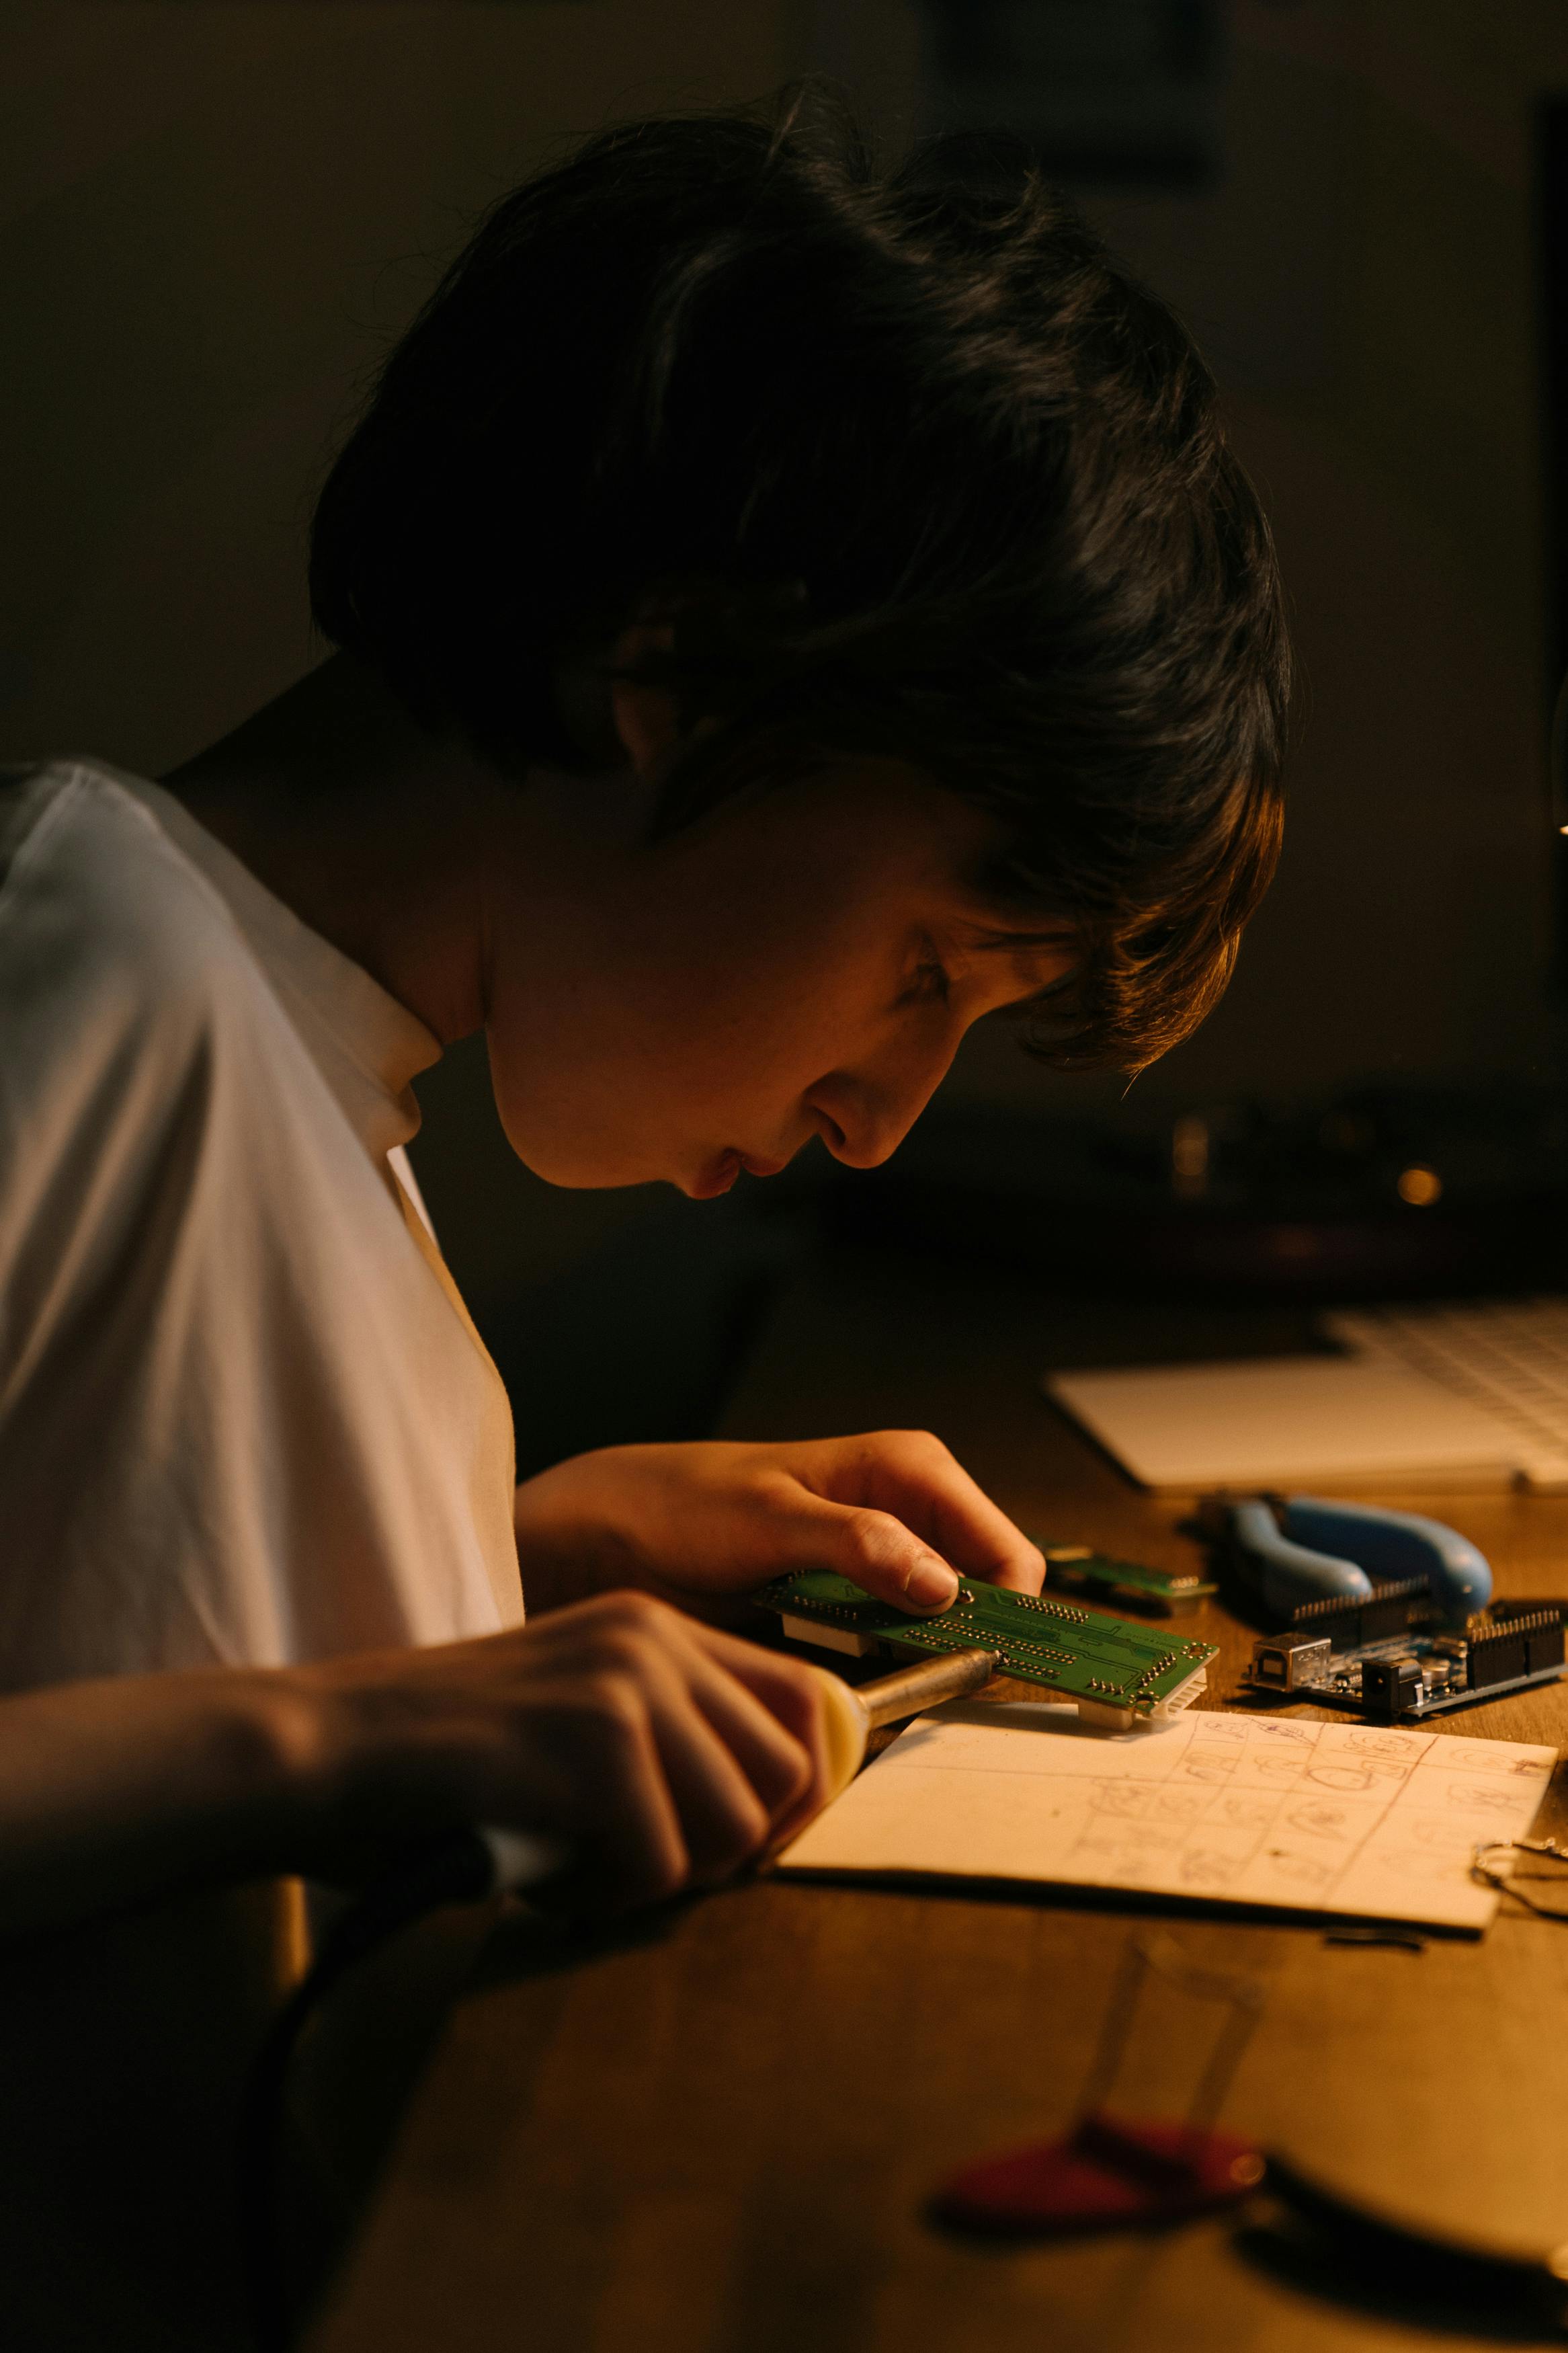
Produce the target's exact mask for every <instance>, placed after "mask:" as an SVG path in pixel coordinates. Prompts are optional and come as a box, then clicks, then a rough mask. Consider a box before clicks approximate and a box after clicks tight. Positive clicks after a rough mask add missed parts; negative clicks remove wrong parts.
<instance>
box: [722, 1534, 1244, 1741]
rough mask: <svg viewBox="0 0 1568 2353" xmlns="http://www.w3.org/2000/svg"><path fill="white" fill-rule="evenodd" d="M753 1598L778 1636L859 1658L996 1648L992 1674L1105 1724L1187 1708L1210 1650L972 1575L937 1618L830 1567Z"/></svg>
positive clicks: (779, 1581) (782, 1581)
mask: <svg viewBox="0 0 1568 2353" xmlns="http://www.w3.org/2000/svg"><path fill="white" fill-rule="evenodd" d="M757 1598H758V1599H759V1600H760V1601H761V1602H762V1603H763V1606H764V1607H765V1608H767V1609H776V1610H777V1611H778V1613H779V1616H780V1619H781V1620H782V1622H783V1626H784V1632H785V1633H786V1634H790V1635H793V1636H794V1637H795V1639H796V1640H797V1641H804V1642H815V1643H816V1644H818V1645H820V1646H822V1647H824V1648H826V1649H828V1650H834V1651H848V1652H850V1653H852V1654H853V1655H855V1656H857V1657H862V1658H864V1657H868V1656H869V1655H871V1654H873V1653H874V1652H876V1651H891V1652H894V1653H896V1654H900V1655H902V1656H903V1657H905V1658H910V1657H915V1658H919V1657H921V1656H927V1657H929V1656H931V1654H933V1653H935V1652H939V1651H968V1650H975V1649H980V1650H987V1651H995V1653H996V1672H997V1673H998V1674H1003V1675H1012V1676H1014V1677H1016V1679H1017V1680H1018V1681H1019V1682H1021V1683H1037V1684H1039V1685H1040V1686H1041V1688H1042V1689H1043V1690H1044V1691H1047V1692H1048V1693H1050V1694H1052V1695H1053V1696H1054V1697H1056V1698H1058V1699H1066V1700H1071V1701H1072V1702H1073V1703H1074V1704H1076V1706H1077V1708H1078V1710H1079V1715H1083V1716H1086V1717H1087V1718H1088V1719H1089V1721H1090V1722H1091V1723H1096V1724H1100V1725H1112V1726H1114V1725H1131V1724H1133V1723H1135V1722H1139V1721H1144V1722H1146V1721H1148V1720H1149V1719H1150V1718H1152V1717H1160V1716H1166V1715H1174V1714H1175V1713H1176V1711H1177V1710H1178V1709H1180V1708H1184V1707H1186V1706H1187V1705H1188V1704H1190V1703H1191V1702H1192V1701H1193V1700H1194V1699H1195V1698H1196V1697H1197V1695H1198V1694H1199V1693H1200V1692H1201V1691H1202V1690H1203V1688H1204V1685H1205V1682H1206V1680H1207V1670H1208V1664H1209V1662H1210V1660H1211V1659H1213V1658H1215V1656H1216V1655H1217V1652H1216V1649H1215V1644H1214V1643H1212V1642H1194V1641H1187V1640H1185V1639H1184V1638H1182V1637H1179V1636H1176V1635H1173V1634H1168V1633H1164V1632H1161V1631H1157V1630H1155V1629H1154V1628H1152V1627H1151V1626H1137V1625H1131V1624H1130V1623H1129V1622H1128V1620H1126V1619H1124V1618H1111V1617H1110V1616H1108V1615H1107V1614H1106V1613H1105V1612H1104V1611H1103V1610H1099V1609H1080V1608H1079V1607H1078V1605H1077V1604H1076V1603H1074V1602H1071V1601H1065V1600H1060V1599H1058V1598H1057V1596H1056V1595H1054V1594H1052V1593H1049V1592H1047V1593H1041V1594H1032V1593H1010V1592H1008V1591H1006V1590H1005V1588H1003V1587H1001V1586H996V1585H986V1584H984V1583H982V1582H980V1581H979V1580H975V1581H973V1582H970V1581H967V1580H966V1581H965V1583H964V1584H963V1586H962V1587H961V1588H960V1589H959V1597H958V1599H957V1601H956V1602H955V1603H954V1604H953V1606H952V1609H944V1610H943V1611H942V1614H941V1616H940V1617H937V1618H910V1617H906V1616H905V1614H904V1612H903V1611H902V1610H901V1609H893V1608H892V1606H891V1605H890V1604H889V1603H888V1602H885V1601H877V1600H874V1599H872V1597H871V1596H870V1595H869V1594H868V1593H865V1592H863V1591H862V1590H861V1588H860V1587H859V1586H858V1585H852V1584H851V1583H850V1581H849V1579H848V1578H847V1577H839V1576H837V1575H836V1574H835V1573H834V1572H833V1571H832V1570H830V1569H807V1570H805V1572H804V1573H803V1574H802V1575H800V1576H798V1577H778V1578H775V1580H774V1581H773V1584H772V1585H769V1586H767V1587H765V1588H763V1592H762V1593H761V1594H760V1595H759V1596H758V1597H757Z"/></svg>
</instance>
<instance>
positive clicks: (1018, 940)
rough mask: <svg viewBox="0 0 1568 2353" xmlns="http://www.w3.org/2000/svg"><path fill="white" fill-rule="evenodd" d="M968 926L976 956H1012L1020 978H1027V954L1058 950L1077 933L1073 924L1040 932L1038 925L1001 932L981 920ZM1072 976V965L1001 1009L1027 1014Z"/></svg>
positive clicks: (1069, 942)
mask: <svg viewBox="0 0 1568 2353" xmlns="http://www.w3.org/2000/svg"><path fill="white" fill-rule="evenodd" d="M965 929H966V930H967V932H968V934H969V940H968V944H969V945H970V946H971V947H972V948H973V950H974V952H975V954H976V955H1005V956H1011V957H1012V958H1013V960H1014V963H1015V965H1017V966H1019V967H1020V973H1019V977H1020V979H1023V978H1024V975H1023V973H1022V970H1021V967H1022V965H1023V963H1024V961H1025V959H1026V957H1028V956H1030V955H1042V954H1046V953H1048V952H1053V951H1055V952H1059V951H1060V950H1061V949H1063V948H1065V947H1069V946H1071V945H1072V944H1073V942H1074V936H1075V935H1074V933H1073V931H1072V928H1071V926H1070V925H1068V924H1067V923H1060V924H1058V925H1056V926H1054V927H1053V928H1052V929H1051V930H1050V931H1041V930H1039V929H1038V928H1034V929H1030V930H1026V931H1024V930H1020V931H999V930H996V929H994V928H992V927H990V926H988V925H983V924H979V923H973V924H968V925H966V926H965ZM1071 976H1072V967H1071V965H1068V968H1067V970H1066V971H1065V972H1061V973H1058V975H1057V976H1056V978H1055V979H1054V980H1047V981H1044V982H1042V983H1041V985H1040V986H1039V987H1037V988H1034V989H1031V990H1029V992H1028V994H1027V995H1026V996H1024V997H1016V998H1015V1000H1014V1001H1013V1003H1012V1004H1011V1005H1005V1006H1003V1007H1001V1008H999V1010H1000V1012H1001V1013H1003V1014H1012V1015H1015V1016H1016V1015H1019V1014H1026V1013H1027V1012H1028V1011H1029V1010H1030V1008H1032V1007H1035V1006H1039V1005H1043V1004H1047V1003H1048V1001H1049V1000H1050V998H1051V997H1054V996H1055V995H1056V994H1057V992H1058V989H1059V988H1060V987H1062V985H1063V983H1064V982H1065V981H1067V980H1069V979H1070V978H1071Z"/></svg>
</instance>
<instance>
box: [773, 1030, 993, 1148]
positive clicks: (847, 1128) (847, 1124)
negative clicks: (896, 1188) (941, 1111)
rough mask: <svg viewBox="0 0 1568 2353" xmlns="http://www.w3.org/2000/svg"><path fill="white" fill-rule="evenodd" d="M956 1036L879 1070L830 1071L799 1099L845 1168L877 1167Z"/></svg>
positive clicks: (936, 1080) (912, 1118)
mask: <svg viewBox="0 0 1568 2353" xmlns="http://www.w3.org/2000/svg"><path fill="white" fill-rule="evenodd" d="M957 1050H958V1039H957V1038H956V1037H954V1038H952V1039H949V1040H946V1041H944V1043H943V1045H942V1049H941V1050H940V1051H937V1052H932V1053H927V1054H925V1055H922V1056H921V1059H920V1060H919V1061H918V1062H912V1063H905V1064H903V1065H902V1066H901V1067H900V1068H897V1069H889V1070H887V1071H832V1072H831V1073H830V1074H829V1075H828V1077H826V1078H825V1079H819V1080H818V1082H817V1083H816V1086H814V1087H812V1088H811V1089H810V1090H809V1091H808V1092H807V1094H806V1098H805V1103H806V1108H807V1110H808V1111H810V1112H811V1113H812V1114H813V1115H814V1117H815V1118H816V1124H817V1127H818V1130H819V1131H820V1133H821V1135H822V1139H823V1142H824V1143H825V1144H826V1146H827V1149H828V1150H829V1152H831V1153H832V1155H833V1157H834V1158H835V1160H841V1161H842V1162H843V1163H844V1166H846V1167H847V1168H879V1167H880V1166H881V1165H882V1163H883V1161H884V1160H889V1159H890V1158H891V1157H892V1155H893V1154H894V1153H895V1152H896V1151H897V1150H898V1148H899V1146H900V1144H901V1143H902V1142H903V1140H904V1138H905V1136H906V1135H908V1134H909V1132H910V1128H911V1127H913V1125H914V1124H915V1122H916V1120H917V1119H919V1117H920V1115H921V1112H922V1111H924V1109H925V1107H926V1105H927V1103H930V1101H931V1097H932V1095H934V1094H935V1092H936V1091H937V1089H938V1087H939V1086H940V1085H941V1084H942V1081H943V1079H945V1078H946V1076H947V1074H948V1071H949V1070H950V1069H951V1068H952V1058H953V1055H954V1054H955V1053H956V1052H957Z"/></svg>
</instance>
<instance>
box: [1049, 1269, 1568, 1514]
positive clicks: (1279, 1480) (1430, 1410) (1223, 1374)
mask: <svg viewBox="0 0 1568 2353" xmlns="http://www.w3.org/2000/svg"><path fill="white" fill-rule="evenodd" d="M1323 1329H1324V1332H1325V1335H1327V1336H1328V1337H1330V1338H1331V1339H1333V1340H1336V1341H1338V1342H1339V1343H1340V1345H1341V1347H1342V1350H1343V1352H1344V1353H1342V1354H1341V1355H1338V1356H1325V1355H1317V1356H1268V1357H1259V1358H1257V1359H1247V1360H1243V1361H1242V1362H1239V1363H1226V1364H1201V1365H1178V1366H1163V1367H1160V1368H1158V1369H1154V1370H1150V1369H1147V1368H1143V1369H1139V1370H1134V1371H1126V1372H1067V1373H1053V1374H1049V1375H1047V1377H1046V1380H1045V1384H1044V1386H1045V1388H1046V1392H1047V1396H1049V1397H1051V1398H1054V1399H1055V1401H1056V1402H1057V1403H1058V1405H1061V1406H1064V1407H1065V1408H1066V1409H1067V1410H1068V1413H1070V1414H1071V1415H1073V1417H1074V1418H1075V1419H1077V1420H1078V1421H1080V1422H1081V1423H1082V1424H1083V1426H1084V1428H1085V1429H1086V1430H1088V1431H1089V1434H1090V1436H1091V1437H1093V1438H1095V1439H1097V1440H1099V1442H1100V1445H1101V1446H1103V1447H1104V1448H1105V1449H1106V1451H1108V1452H1109V1453H1110V1454H1113V1455H1114V1456H1115V1457H1116V1459H1117V1461H1119V1462H1121V1464H1122V1466H1123V1467H1124V1468H1125V1469H1126V1470H1128V1471H1130V1472H1131V1474H1132V1476H1133V1478H1134V1479H1136V1480H1138V1481H1139V1482H1140V1483H1141V1484H1142V1485H1143V1486H1145V1487H1152V1488H1153V1489H1154V1490H1155V1491H1156V1492H1161V1491H1163V1492H1165V1493H1192V1492H1193V1491H1194V1490H1196V1489H1198V1488H1202V1487H1241V1488H1248V1487H1252V1488H1256V1487H1300V1486H1307V1487H1311V1486H1317V1485H1323V1486H1332V1487H1338V1488H1352V1489H1354V1488H1358V1487H1359V1488H1367V1487H1389V1486H1398V1487H1405V1488H1417V1489H1420V1488H1426V1489H1430V1490H1432V1491H1434V1492H1441V1491H1443V1490H1449V1491H1453V1490H1459V1491H1465V1490H1472V1491H1473V1490H1475V1489H1477V1488H1500V1487H1509V1486H1512V1485H1515V1484H1517V1483H1519V1482H1521V1481H1522V1482H1528V1484H1530V1485H1531V1486H1532V1487H1535V1488H1538V1489H1540V1490H1542V1492H1544V1493H1553V1492H1555V1493H1563V1492H1565V1491H1568V1301H1565V1300H1563V1299H1552V1298H1547V1299H1529V1300H1510V1301H1489V1302H1487V1301H1483V1302H1480V1303H1467V1304H1464V1305H1459V1306H1440V1307H1426V1306H1422V1307H1403V1308H1381V1309H1368V1310H1362V1311H1358V1312H1356V1313H1354V1314H1349V1313H1341V1314H1333V1315H1330V1316H1326V1317H1325V1318H1324V1319H1323Z"/></svg>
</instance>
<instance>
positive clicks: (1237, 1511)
mask: <svg viewBox="0 0 1568 2353" xmlns="http://www.w3.org/2000/svg"><path fill="white" fill-rule="evenodd" d="M1199 1525H1200V1527H1201V1529H1202V1531H1203V1533H1204V1535H1205V1536H1206V1537H1207V1538H1208V1540H1209V1542H1210V1543H1211V1544H1213V1545H1215V1547H1216V1548H1217V1549H1218V1550H1219V1551H1220V1552H1221V1553H1222V1554H1223V1555H1224V1556H1225V1557H1226V1563H1227V1565H1228V1566H1229V1567H1231V1568H1232V1569H1233V1570H1234V1572H1235V1573H1236V1575H1237V1577H1238V1578H1239V1580H1240V1581H1241V1583H1243V1584H1244V1585H1245V1586H1247V1587H1248V1588H1250V1589H1251V1590H1252V1591H1253V1592H1255V1593H1256V1594H1257V1595H1258V1599H1259V1600H1260V1601H1261V1602H1262V1604H1263V1606H1264V1608H1265V1609H1267V1610H1268V1612H1269V1614H1270V1615H1271V1616H1273V1617H1276V1618H1279V1619H1289V1618H1290V1617H1291V1616H1292V1615H1293V1613H1294V1612H1295V1611H1296V1610H1298V1609H1300V1607H1301V1606H1302V1604H1303V1603H1304V1602H1309V1601H1370V1600H1371V1599H1372V1598H1373V1593H1374V1591H1375V1590H1376V1588H1378V1587H1379V1586H1383V1585H1387V1584H1390V1583H1393V1582H1395V1581H1403V1580H1405V1579H1406V1578H1411V1577H1424V1578H1425V1579H1426V1584H1427V1587H1428V1588H1429V1590H1430V1592H1431V1595H1432V1599H1433V1600H1434V1601H1435V1602H1436V1605H1437V1606H1438V1608H1439V1609H1441V1611H1442V1613H1443V1616H1444V1618H1445V1619H1446V1620H1447V1622H1448V1623H1449V1624H1450V1625H1455V1626H1458V1625H1462V1624H1463V1622H1464V1621H1465V1620H1466V1619H1467V1618H1468V1617H1469V1616H1470V1614H1471V1612H1472V1611H1474V1610H1477V1609H1485V1607H1486V1605H1487V1603H1488V1601H1489V1599H1490V1598H1491V1589H1492V1573H1491V1569H1490V1567H1489V1565H1488V1563H1487V1561H1486V1558H1485V1556H1483V1555H1482V1554H1480V1553H1479V1552H1478V1551H1477V1550H1476V1547H1475V1546H1474V1545H1473V1544H1471V1542H1470V1540H1469V1538H1468V1536H1462V1535H1459V1533H1458V1529H1456V1528H1449V1527H1445V1526H1444V1525H1443V1523H1442V1521H1441V1520H1427V1519H1423V1518H1422V1517H1421V1515H1420V1514H1418V1513H1415V1512H1388V1511H1384V1510H1383V1509H1382V1508H1381V1507H1380V1506H1379V1505H1377V1504H1347V1503H1330V1502H1327V1501H1325V1500H1324V1499H1323V1498H1322V1497H1321V1496H1318V1495H1227V1494H1218V1495H1209V1496H1205V1499H1204V1502H1203V1504H1202V1506H1201V1507H1200V1511H1199Z"/></svg>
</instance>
